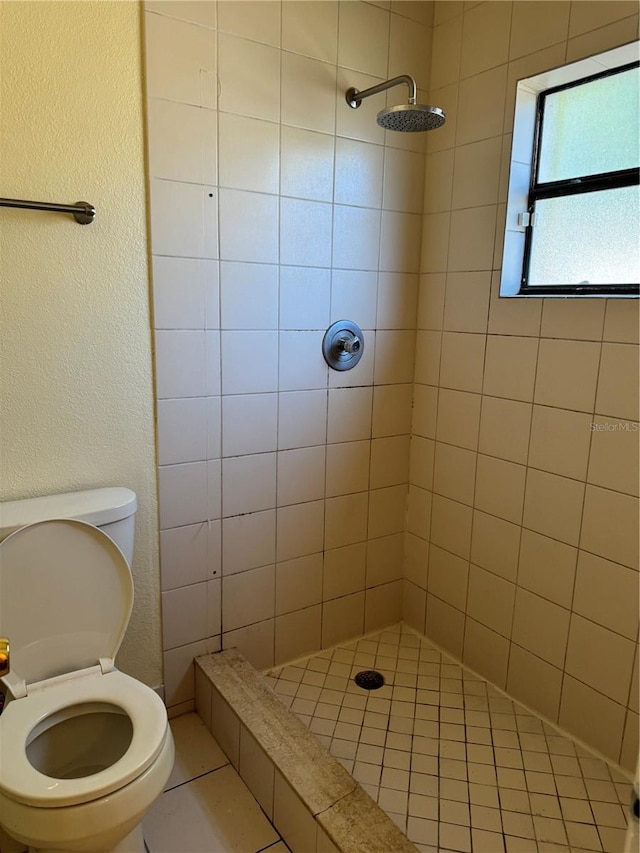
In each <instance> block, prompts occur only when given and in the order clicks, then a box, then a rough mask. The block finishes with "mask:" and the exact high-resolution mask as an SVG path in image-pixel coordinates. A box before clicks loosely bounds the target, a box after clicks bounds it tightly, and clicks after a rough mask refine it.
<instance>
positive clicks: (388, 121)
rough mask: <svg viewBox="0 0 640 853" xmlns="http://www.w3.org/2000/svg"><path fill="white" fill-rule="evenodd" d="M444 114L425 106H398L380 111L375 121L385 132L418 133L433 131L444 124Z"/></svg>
mask: <svg viewBox="0 0 640 853" xmlns="http://www.w3.org/2000/svg"><path fill="white" fill-rule="evenodd" d="M444 120H445V116H444V112H443V111H442V110H441V109H440V108H439V107H432V106H429V105H427V104H399V105H398V106H397V107H387V108H386V109H384V110H380V112H379V113H378V117H377V119H376V121H377V122H378V124H379V125H380V127H384V128H385V129H386V130H399V131H400V132H401V133H419V132H420V131H423V130H435V129H436V128H438V127H440V126H441V125H443V124H444Z"/></svg>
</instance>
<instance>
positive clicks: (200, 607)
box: [162, 580, 220, 651]
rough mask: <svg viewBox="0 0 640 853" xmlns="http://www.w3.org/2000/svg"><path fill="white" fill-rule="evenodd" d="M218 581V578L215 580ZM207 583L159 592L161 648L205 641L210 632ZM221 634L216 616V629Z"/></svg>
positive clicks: (165, 648)
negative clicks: (160, 603) (160, 604)
mask: <svg viewBox="0 0 640 853" xmlns="http://www.w3.org/2000/svg"><path fill="white" fill-rule="evenodd" d="M216 583H217V584H218V586H219V584H220V581H219V580H218V581H216ZM208 628H209V624H208V620H207V585H206V583H196V584H192V585H191V586H183V587H180V588H178V589H172V590H169V591H168V592H163V593H162V645H163V650H164V651H166V650H167V649H173V648H176V647H177V646H184V645H186V644H187V643H195V642H196V641H197V640H204V639H205V638H206V637H208V636H210V634H209V630H208ZM211 633H220V627H219V619H218V626H217V631H216V630H214V631H212V632H211Z"/></svg>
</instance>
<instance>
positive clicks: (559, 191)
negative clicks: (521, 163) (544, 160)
mask: <svg viewBox="0 0 640 853" xmlns="http://www.w3.org/2000/svg"><path fill="white" fill-rule="evenodd" d="M638 67H640V62H630V63H627V64H626V65H621V66H618V67H617V68H607V69H606V70H605V71H601V72H599V73H597V74H590V75H589V76H587V77H581V78H580V79H579V80H571V81H570V82H568V83H563V84H562V85H560V86H553V87H550V88H549V89H544V90H543V91H542V92H539V93H538V95H537V97H536V118H535V129H534V135H533V156H532V161H531V162H532V166H531V178H530V182H529V195H528V199H527V212H528V214H529V224H528V225H527V226H526V228H525V242H524V257H523V262H522V278H521V281H520V290H519V294H518V295H522V296H524V295H526V296H533V295H537V296H545V295H548V294H556V295H565V296H569V295H577V294H581V295H585V296H589V295H592V296H602V295H608V296H640V282H638V283H633V284H606V285H605V284H553V285H530V284H529V283H528V276H529V264H530V260H531V250H532V242H533V228H534V227H535V218H534V217H535V209H536V202H537V201H538V199H547V198H557V197H560V196H569V195H577V194H580V193H586V192H596V191H598V190H609V189H618V188H620V187H628V186H634V185H636V184H640V168H632V169H620V170H617V171H612V172H601V173H598V174H595V175H580V176H577V177H573V178H566V179H563V180H559V181H548V182H544V183H541V182H539V181H538V170H539V166H540V144H541V141H542V132H543V127H544V106H545V101H546V98H547V96H548V95H553V94H555V93H556V92H562V91H564V90H565V89H573V88H576V87H577V86H584V85H586V84H588V83H592V82H594V81H595V80H600V79H602V78H603V77H612V76H613V75H615V74H622V73H623V72H625V71H629V70H631V69H632V68H638ZM532 223H533V224H532Z"/></svg>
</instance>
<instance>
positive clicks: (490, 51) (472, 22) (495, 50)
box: [460, 2, 511, 77]
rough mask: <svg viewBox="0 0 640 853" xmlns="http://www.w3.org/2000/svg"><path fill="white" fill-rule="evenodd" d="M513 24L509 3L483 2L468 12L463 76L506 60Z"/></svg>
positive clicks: (464, 31)
mask: <svg viewBox="0 0 640 853" xmlns="http://www.w3.org/2000/svg"><path fill="white" fill-rule="evenodd" d="M510 26H511V4H510V3H500V2H488V3H480V4H478V5H477V6H474V7H473V8H472V9H470V10H468V11H465V16H464V28H463V34H462V63H461V68H460V72H461V76H462V77H470V76H471V75H472V74H478V73H479V72H480V71H486V69H487V68H493V67H494V66H495V65H500V64H501V63H503V62H506V61H507V59H508V57H509V29H510Z"/></svg>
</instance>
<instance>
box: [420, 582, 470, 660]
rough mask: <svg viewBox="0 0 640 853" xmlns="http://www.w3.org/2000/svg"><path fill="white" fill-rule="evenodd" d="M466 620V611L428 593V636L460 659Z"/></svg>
mask: <svg viewBox="0 0 640 853" xmlns="http://www.w3.org/2000/svg"><path fill="white" fill-rule="evenodd" d="M464 621H465V620H464V613H461V612H460V611H459V610H456V608H455V607H451V606H450V605H449V604H446V602H444V601H441V600H440V599H439V598H438V597H437V596H435V595H427V620H426V629H427V636H428V637H430V638H431V639H432V640H433V642H434V643H437V644H438V645H439V646H442V648H443V649H446V650H447V651H448V652H450V653H451V654H452V655H453V656H454V657H457V658H458V660H460V658H461V657H462V644H463V637H464Z"/></svg>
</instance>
